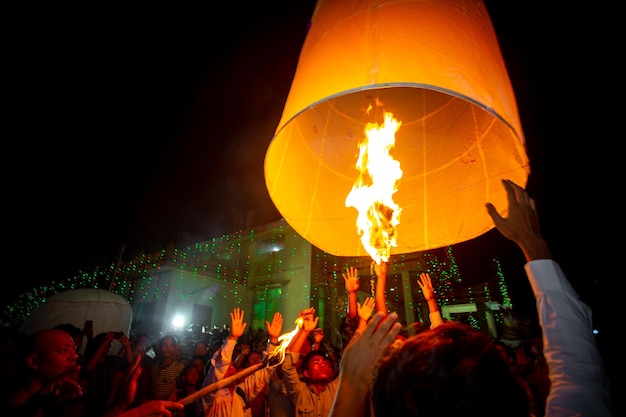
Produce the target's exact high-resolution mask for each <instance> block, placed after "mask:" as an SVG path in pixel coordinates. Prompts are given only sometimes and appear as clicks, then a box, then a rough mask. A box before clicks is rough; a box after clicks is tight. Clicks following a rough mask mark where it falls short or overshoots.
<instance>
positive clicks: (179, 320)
mask: <svg viewBox="0 0 626 417" xmlns="http://www.w3.org/2000/svg"><path fill="white" fill-rule="evenodd" d="M183 324H185V318H184V317H183V316H181V315H180V314H177V315H176V316H174V320H172V326H174V327H175V328H181V327H183Z"/></svg>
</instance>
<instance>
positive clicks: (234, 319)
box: [230, 307, 246, 339]
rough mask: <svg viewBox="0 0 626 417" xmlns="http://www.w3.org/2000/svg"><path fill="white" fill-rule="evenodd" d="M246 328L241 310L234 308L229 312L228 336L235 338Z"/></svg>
mask: <svg viewBox="0 0 626 417" xmlns="http://www.w3.org/2000/svg"><path fill="white" fill-rule="evenodd" d="M245 330H246V323H244V322H243V310H242V309H240V308H237V307H236V308H234V309H233V312H232V313H230V337H231V338H234V339H237V338H239V337H240V336H241V335H243V332H244V331H245Z"/></svg>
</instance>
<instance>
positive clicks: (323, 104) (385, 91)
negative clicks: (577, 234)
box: [265, 0, 530, 256]
mask: <svg viewBox="0 0 626 417" xmlns="http://www.w3.org/2000/svg"><path fill="white" fill-rule="evenodd" d="M378 102H379V103H382V105H383V106H384V110H385V111H388V112H390V113H391V114H393V116H394V117H395V118H396V119H397V120H398V121H400V123H401V125H402V127H401V129H398V131H397V133H396V142H395V149H394V151H393V156H394V158H395V159H396V160H397V161H398V162H399V164H400V166H401V170H402V178H401V180H400V181H399V184H398V190H397V192H396V193H395V194H394V200H395V202H397V204H398V206H399V207H400V209H401V210H402V217H401V221H400V223H399V224H398V226H397V240H396V242H395V246H393V247H392V248H391V252H392V254H400V253H410V252H417V251H423V250H427V249H434V248H438V247H442V246H446V245H451V244H455V243H459V242H463V241H466V240H469V239H472V238H474V237H477V236H479V235H481V234H483V233H485V232H486V231H488V230H490V229H491V228H492V227H493V223H492V221H491V219H490V218H489V216H488V215H487V214H486V211H485V208H484V204H485V202H487V201H490V202H493V203H494V204H495V205H496V207H507V202H506V195H505V192H504V188H503V187H502V185H501V183H500V180H501V179H502V178H509V179H511V180H513V181H515V182H516V183H518V184H520V185H522V186H525V185H526V182H527V179H528V175H529V173H530V168H529V162H528V158H527V155H526V149H525V140H524V135H523V132H522V127H521V123H520V119H519V114H518V110H517V104H516V101H515V95H514V93H513V89H512V86H511V83H510V80H509V77H508V73H507V70H506V67H505V65H504V62H503V59H502V55H501V53H500V49H499V45H498V41H497V38H496V36H495V32H494V30H493V26H492V24H491V20H490V18H489V14H488V12H487V10H486V8H485V6H484V4H483V2H482V1H477V0H449V1H434V0H431V1H428V0H393V1H383V0H380V1H372V0H368V1H363V0H350V1H337V0H319V1H318V3H317V6H316V9H315V12H314V14H313V18H312V24H311V27H310V30H309V33H308V35H307V38H306V41H305V43H304V46H303V49H302V51H301V54H300V59H299V62H298V67H297V71H296V74H295V76H294V79H293V82H292V86H291V90H290V92H289V96H288V97H287V101H286V104H285V108H284V111H283V115H282V118H281V120H280V122H279V124H278V127H277V129H276V132H275V135H274V137H273V139H272V142H271V144H270V146H269V148H268V150H267V154H266V157H265V181H266V185H267V188H268V191H269V194H270V197H271V198H272V201H273V202H274V204H275V205H276V208H277V209H278V210H279V211H280V213H281V215H282V216H283V217H284V218H285V220H286V221H287V223H289V224H290V225H291V226H292V227H293V228H294V229H295V230H296V231H297V232H298V233H299V234H300V235H301V236H302V237H303V238H305V239H306V240H308V241H309V242H310V243H312V244H313V245H315V246H317V247H318V248H320V249H322V250H325V251H327V252H329V253H331V254H334V255H338V256H366V255H367V254H368V253H367V252H366V251H365V249H364V247H363V245H362V244H361V241H360V236H359V234H358V233H357V227H356V216H357V212H356V210H355V209H354V208H353V207H350V206H349V205H348V206H347V205H346V204H345V203H346V196H347V195H348V194H349V193H350V191H351V189H352V187H353V185H354V183H355V178H356V177H357V175H358V172H357V171H356V169H355V163H356V161H357V158H358V152H359V151H358V147H357V144H358V143H359V141H360V139H361V138H362V136H363V135H364V128H365V126H366V125H367V124H368V123H371V122H372V120H371V119H370V116H369V115H368V112H367V111H366V110H367V109H368V108H369V107H370V106H372V105H373V104H374V103H378ZM505 214H506V213H505Z"/></svg>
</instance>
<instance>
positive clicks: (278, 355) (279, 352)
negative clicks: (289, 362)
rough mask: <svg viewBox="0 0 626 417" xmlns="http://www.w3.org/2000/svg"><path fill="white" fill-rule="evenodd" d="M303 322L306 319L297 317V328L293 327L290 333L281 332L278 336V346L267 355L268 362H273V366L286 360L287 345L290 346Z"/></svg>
mask: <svg viewBox="0 0 626 417" xmlns="http://www.w3.org/2000/svg"><path fill="white" fill-rule="evenodd" d="M303 322H304V319H303V318H302V317H298V318H297V319H296V328H295V329H293V330H292V331H290V332H289V333H285V334H281V335H280V336H278V346H276V347H275V348H274V350H272V351H271V352H269V354H268V355H267V363H268V364H272V365H271V366H278V365H280V364H281V363H283V361H284V360H285V352H286V350H287V346H289V344H290V343H291V341H292V340H293V338H294V337H295V336H296V334H298V330H299V329H300V326H302V323H303Z"/></svg>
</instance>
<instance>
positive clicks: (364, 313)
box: [357, 297, 376, 332]
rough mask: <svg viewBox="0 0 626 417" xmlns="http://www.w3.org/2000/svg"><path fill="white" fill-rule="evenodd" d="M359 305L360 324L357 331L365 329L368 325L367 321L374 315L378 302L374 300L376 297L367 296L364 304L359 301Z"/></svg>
mask: <svg viewBox="0 0 626 417" xmlns="http://www.w3.org/2000/svg"><path fill="white" fill-rule="evenodd" d="M357 305H358V307H359V326H358V327H357V331H361V332H362V331H363V330H365V326H367V322H368V321H369V319H370V317H372V311H374V306H375V305H376V302H375V301H374V297H367V298H366V299H365V301H363V305H361V304H359V303H357Z"/></svg>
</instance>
